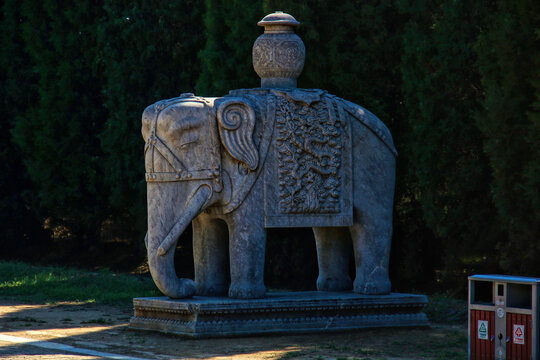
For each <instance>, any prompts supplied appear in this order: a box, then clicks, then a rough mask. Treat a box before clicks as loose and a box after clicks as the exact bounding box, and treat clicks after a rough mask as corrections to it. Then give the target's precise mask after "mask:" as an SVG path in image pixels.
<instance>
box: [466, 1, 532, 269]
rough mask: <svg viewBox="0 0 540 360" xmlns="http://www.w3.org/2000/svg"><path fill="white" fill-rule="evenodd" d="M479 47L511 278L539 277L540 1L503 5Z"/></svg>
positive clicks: (485, 126)
mask: <svg viewBox="0 0 540 360" xmlns="http://www.w3.org/2000/svg"><path fill="white" fill-rule="evenodd" d="M488 24H489V27H488V28H487V29H486V31H484V32H483V33H482V34H481V36H480V38H479V39H478V43H477V46H476V50H477V52H478V63H479V68H480V72H481V74H482V84H483V86H484V89H485V100H484V103H483V109H482V111H479V112H478V115H477V121H478V125H479V126H480V128H481V129H482V132H483V135H484V136H485V138H486V142H485V150H486V153H487V154H488V156H489V159H490V164H491V168H492V172H493V183H492V189H493V202H494V203H495V205H496V206H497V210H498V212H499V215H500V216H499V221H500V224H501V225H502V226H503V228H504V229H505V230H506V231H507V233H508V241H502V242H500V243H499V251H500V253H501V265H502V266H503V268H504V269H505V270H506V271H507V272H511V273H520V274H527V275H533V276H539V275H540V266H539V262H538V259H539V258H540V240H539V239H540V131H539V130H540V120H539V118H540V115H539V114H540V112H539V111H540V108H539V104H540V101H539V100H540V97H539V95H540V92H539V89H540V71H539V69H540V38H539V35H540V3H539V2H538V1H534V0H500V1H498V2H497V9H496V12H494V13H493V14H492V15H491V16H489V17H488Z"/></svg>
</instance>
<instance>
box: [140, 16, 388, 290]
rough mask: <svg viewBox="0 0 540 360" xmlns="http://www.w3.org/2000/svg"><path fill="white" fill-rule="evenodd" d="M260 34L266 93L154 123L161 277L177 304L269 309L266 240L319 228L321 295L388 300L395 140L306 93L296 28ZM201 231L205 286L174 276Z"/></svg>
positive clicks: (214, 102) (151, 242)
mask: <svg viewBox="0 0 540 360" xmlns="http://www.w3.org/2000/svg"><path fill="white" fill-rule="evenodd" d="M260 25H262V26H264V27H265V33H264V34H263V35H261V37H260V38H259V39H258V40H257V41H256V43H255V46H254V51H253V54H254V66H255V69H256V70H257V69H259V70H257V72H258V73H259V74H260V75H261V77H262V80H263V84H262V85H263V86H262V87H261V88H257V89H241V90H234V91H231V92H230V93H229V94H228V95H226V96H223V97H217V98H201V97H197V96H195V95H193V94H183V95H181V96H179V97H177V98H173V99H169V100H163V101H159V102H157V103H155V104H153V105H151V106H149V107H148V108H147V109H146V110H145V111H144V113H143V117H142V125H143V126H142V134H143V138H144V140H145V142H146V146H145V165H146V181H147V183H148V184H147V194H148V195H147V196H148V234H147V239H146V244H147V249H148V262H149V267H150V272H151V274H152V277H153V279H154V281H155V282H156V285H157V286H158V287H159V289H160V290H161V291H162V292H163V293H164V294H165V295H167V296H169V297H171V298H189V297H191V296H193V295H194V294H198V295H214V296H218V295H225V294H228V296H230V297H232V298H240V299H254V298H262V297H264V296H265V286H264V279H263V274H264V256H265V255H264V254H265V246H266V228H269V227H313V231H314V233H315V239H316V244H317V253H318V255H317V256H318V263H319V277H318V280H317V287H318V289H320V290H328V291H337V290H339V291H341V290H354V291H355V292H357V293H361V294H388V293H389V292H390V288H391V284H390V280H389V278H388V261H389V254H390V241H391V236H392V208H393V196H394V185H395V161H396V155H397V152H396V150H395V148H394V145H393V142H392V137H391V135H390V132H389V131H388V129H387V128H386V126H385V125H384V124H383V123H382V122H381V121H380V120H379V119H378V118H377V117H375V116H374V115H373V114H371V113H370V112H369V111H367V110H365V109H364V108H362V107H360V106H358V105H356V104H353V103H351V102H348V101H346V100H343V99H341V98H339V97H337V96H334V95H331V94H328V93H327V92H326V91H323V90H318V89H296V88H295V86H296V77H297V76H298V75H299V73H300V71H301V70H302V66H303V61H304V60H303V56H304V52H305V49H304V48H303V44H302V43H301V40H300V39H299V38H298V37H297V36H296V35H295V34H294V33H293V30H292V29H293V27H294V26H296V25H298V22H297V21H296V20H295V19H294V18H293V17H292V16H290V15H288V14H283V13H274V14H270V15H268V16H267V17H265V18H264V19H263V20H262V21H261V23H260ZM263 45H264V46H263ZM278 60H279V61H278ZM257 64H258V65H257ZM300 64H301V65H300ZM267 70H268V71H267ZM265 79H266V80H268V82H267V83H266V84H265V83H264V80H265ZM284 79H285V80H284ZM282 80H283V81H282ZM293 80H294V81H293ZM293 83H294V84H293ZM191 221H193V223H194V227H193V245H194V257H195V259H194V260H195V261H194V262H195V281H193V280H191V279H179V278H178V277H177V276H176V273H175V269H174V248H175V247H176V242H177V240H178V237H179V236H180V234H181V233H182V232H183V231H184V229H185V228H186V227H187V226H188V225H189V223H190V222H191ZM349 239H350V240H349ZM351 240H352V245H353V249H354V254H353V255H354V259H355V264H356V276H355V279H354V282H353V281H352V279H350V277H349V275H348V271H347V266H348V264H349V259H350V256H351V254H350V253H349V251H348V250H347V249H348V248H349V243H348V242H349V241H351Z"/></svg>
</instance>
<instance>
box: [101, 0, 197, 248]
mask: <svg viewBox="0 0 540 360" xmlns="http://www.w3.org/2000/svg"><path fill="white" fill-rule="evenodd" d="M203 5H204V4H203V2H202V0H187V1H182V0H176V1H168V2H163V1H131V0H130V1H127V0H125V1H116V0H106V1H105V5H104V9H105V13H106V16H105V17H104V19H103V20H102V21H101V23H100V28H99V45H100V48H101V49H100V51H101V53H100V54H101V55H100V59H101V61H102V63H103V68H104V76H105V78H106V80H105V83H104V86H103V90H102V92H103V95H104V104H105V107H106V108H107V110H108V116H107V119H106V123H105V127H104V130H103V132H102V133H101V135H100V139H101V148H102V151H103V153H104V159H103V161H102V166H103V167H104V175H105V180H106V184H107V188H108V189H109V191H108V196H109V198H108V201H107V203H108V205H109V213H110V221H109V222H108V223H109V224H111V223H112V227H113V230H112V231H113V234H114V236H121V237H123V238H126V239H131V240H132V241H134V242H135V243H136V244H139V245H140V246H139V247H143V246H144V245H143V241H142V239H143V238H144V231H145V230H146V221H145V219H146V183H145V180H144V156H143V150H144V142H143V140H142V136H141V115H142V112H143V110H144V109H145V107H146V106H148V105H150V104H152V103H154V102H156V101H158V100H161V99H167V98H172V97H175V96H178V95H180V93H184V92H194V88H195V82H196V79H197V77H198V76H199V74H200V71H201V70H200V65H199V61H198V59H197V54H198V52H199V51H200V49H201V48H202V46H203V45H204V33H203V32H202V12H203V8H204V7H203Z"/></svg>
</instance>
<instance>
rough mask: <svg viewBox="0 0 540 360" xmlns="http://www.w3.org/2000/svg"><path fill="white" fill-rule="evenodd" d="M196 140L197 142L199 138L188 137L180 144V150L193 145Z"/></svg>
mask: <svg viewBox="0 0 540 360" xmlns="http://www.w3.org/2000/svg"><path fill="white" fill-rule="evenodd" d="M198 142H199V138H194V139H188V140H186V141H185V142H183V143H182V144H181V145H180V149H182V150H184V149H187V148H188V147H190V146H192V145H195V144H196V143H198Z"/></svg>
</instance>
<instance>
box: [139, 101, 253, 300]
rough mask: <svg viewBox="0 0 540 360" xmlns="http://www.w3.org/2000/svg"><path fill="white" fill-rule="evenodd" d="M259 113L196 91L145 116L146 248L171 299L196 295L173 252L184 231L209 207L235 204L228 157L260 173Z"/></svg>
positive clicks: (160, 104)
mask: <svg viewBox="0 0 540 360" xmlns="http://www.w3.org/2000/svg"><path fill="white" fill-rule="evenodd" d="M254 125H255V111H254V108H253V106H252V105H251V104H250V103H249V101H248V100H246V99H243V98H235V97H228V98H199V97H195V96H193V95H192V94H186V95H182V96H180V97H179V98H174V99H170V100H164V101H160V102H157V103H156V104H154V105H151V106H149V107H148V108H146V110H145V111H144V113H143V116H142V135H143V138H144V140H145V142H146V145H145V166H146V181H147V199H148V233H147V239H146V244H147V251H148V263H149V267H150V272H151V274H152V277H153V279H154V282H155V283H156V285H157V286H158V288H159V289H160V290H161V291H162V292H163V293H164V294H166V295H167V296H169V297H171V298H185V297H191V296H192V295H193V294H194V293H195V284H194V282H193V281H192V280H190V279H179V278H178V277H177V276H176V272H175V269H174V249H175V247H176V243H177V241H178V238H179V236H180V235H181V234H182V232H183V231H184V230H185V228H186V227H187V226H188V225H189V223H190V222H191V221H192V220H193V219H194V218H195V217H196V216H197V215H198V214H200V213H201V212H202V211H204V210H205V209H207V208H209V207H212V206H214V205H217V206H219V205H226V204H227V202H228V201H230V193H231V189H230V188H231V185H230V181H229V180H228V176H227V174H226V172H225V171H224V170H223V167H222V156H227V157H229V158H230V159H232V161H235V162H237V163H239V164H240V165H241V166H243V167H245V169H247V171H248V172H249V171H254V170H255V169H257V167H258V166H259V154H258V152H257V149H256V146H255V143H254V142H253V129H254Z"/></svg>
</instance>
